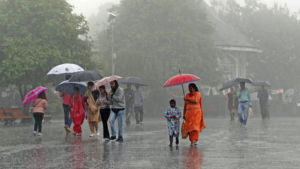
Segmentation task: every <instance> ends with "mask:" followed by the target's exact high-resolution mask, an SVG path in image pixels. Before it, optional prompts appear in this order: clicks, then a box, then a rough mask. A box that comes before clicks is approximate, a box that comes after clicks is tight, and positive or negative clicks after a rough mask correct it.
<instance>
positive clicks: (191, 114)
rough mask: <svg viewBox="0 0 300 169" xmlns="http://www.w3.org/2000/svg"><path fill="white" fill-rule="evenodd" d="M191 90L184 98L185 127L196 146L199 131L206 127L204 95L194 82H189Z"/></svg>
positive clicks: (192, 143)
mask: <svg viewBox="0 0 300 169" xmlns="http://www.w3.org/2000/svg"><path fill="white" fill-rule="evenodd" d="M189 91H190V93H188V94H187V95H186V96H185V98H184V101H185V102H184V115H183V118H184V119H185V123H184V127H185V132H186V133H188V134H189V138H190V141H191V146H196V145H197V141H198V138H199V133H200V132H201V131H202V129H204V128H206V126H205V124H204V118H203V110H202V97H201V93H200V92H199V90H198V88H197V86H196V85H195V84H194V83H191V84H189Z"/></svg>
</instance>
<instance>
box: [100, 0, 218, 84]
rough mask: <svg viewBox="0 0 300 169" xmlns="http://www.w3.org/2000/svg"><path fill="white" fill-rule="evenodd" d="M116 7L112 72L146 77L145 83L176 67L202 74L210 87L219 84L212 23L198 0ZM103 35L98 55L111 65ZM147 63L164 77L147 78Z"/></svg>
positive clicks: (126, 0)
mask: <svg viewBox="0 0 300 169" xmlns="http://www.w3.org/2000/svg"><path fill="white" fill-rule="evenodd" d="M115 9H116V11H115V12H116V13H118V16H117V18H116V20H115V22H114V28H115V30H114V35H115V41H114V42H115V43H114V45H115V50H116V55H117V59H116V72H118V73H120V74H121V75H122V74H125V75H129V74H139V75H140V76H141V77H142V78H143V77H149V78H148V81H156V84H160V85H159V86H161V85H162V84H163V82H164V81H165V80H166V79H167V78H168V77H170V76H172V75H174V74H177V73H178V70H179V69H181V70H183V72H189V73H194V74H197V75H199V76H201V77H202V79H203V83H205V84H208V85H216V84H217V83H218V82H219V81H218V80H219V73H218V72H217V70H216V68H217V67H218V66H217V59H216V58H217V57H216V55H217V54H216V51H217V49H216V48H214V46H213V44H212V41H211V37H210V36H211V34H212V33H213V27H212V26H211V25H210V23H209V22H208V21H207V19H206V14H205V12H204V9H202V7H201V3H199V2H197V1H179V0H176V1H174V0H161V1H154V0H150V1H138V0H123V1H121V4H120V5H119V6H118V7H116V8H115ZM110 33H111V32H110ZM106 35H107V32H106V31H105V32H102V33H100V36H99V48H100V49H101V50H100V51H101V53H100V56H102V57H103V58H104V59H105V58H107V62H108V63H110V60H109V59H110V56H111V54H110V53H109V52H110V48H106V47H110V45H109V43H110V41H109V39H107V38H105V36H106ZM103 48H105V49H103ZM132 57H136V58H135V59H133V60H132V59H131V58H132ZM136 64H139V66H140V68H137V67H138V66H136ZM133 65H135V66H133ZM142 65H143V66H142ZM146 65H147V66H150V65H153V66H152V67H151V68H152V70H151V71H152V72H154V73H153V74H156V75H162V76H159V77H157V76H149V75H150V74H152V72H151V71H150V70H146V68H147V66H146ZM124 67H126V69H125V68H124ZM174 67H176V68H174ZM124 69H125V70H124ZM147 74H148V75H147ZM211 77H213V78H211ZM158 80H159V81H158Z"/></svg>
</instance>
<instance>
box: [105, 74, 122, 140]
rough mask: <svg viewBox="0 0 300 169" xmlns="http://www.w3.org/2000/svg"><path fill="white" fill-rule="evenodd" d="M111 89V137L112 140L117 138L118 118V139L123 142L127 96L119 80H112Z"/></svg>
mask: <svg viewBox="0 0 300 169" xmlns="http://www.w3.org/2000/svg"><path fill="white" fill-rule="evenodd" d="M110 86H111V91H110V92H109V99H110V102H111V104H112V113H111V120H110V127H111V137H110V140H115V139H116V130H115V121H116V119H118V127H119V133H118V139H117V140H116V141H117V142H123V118H124V114H125V105H126V103H125V96H124V91H123V89H122V88H121V87H119V83H118V81H116V80H115V81H112V82H110Z"/></svg>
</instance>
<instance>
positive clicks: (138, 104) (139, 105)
mask: <svg viewBox="0 0 300 169" xmlns="http://www.w3.org/2000/svg"><path fill="white" fill-rule="evenodd" d="M143 101H144V99H143V95H142V93H141V91H140V86H138V85H136V86H135V91H134V94H133V102H134V104H133V106H134V112H135V120H136V125H139V124H141V125H143V116H144V110H143Z"/></svg>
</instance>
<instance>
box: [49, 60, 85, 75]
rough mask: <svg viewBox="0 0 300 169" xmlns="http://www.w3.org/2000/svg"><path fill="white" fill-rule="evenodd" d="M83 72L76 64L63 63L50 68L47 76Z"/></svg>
mask: <svg viewBox="0 0 300 169" xmlns="http://www.w3.org/2000/svg"><path fill="white" fill-rule="evenodd" d="M81 71H84V69H83V68H82V67H80V66H78V65H76V64H71V63H65V64H61V65H58V66H55V67H54V68H52V69H51V70H50V71H49V72H48V73H47V75H61V74H72V73H76V72H81Z"/></svg>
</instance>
